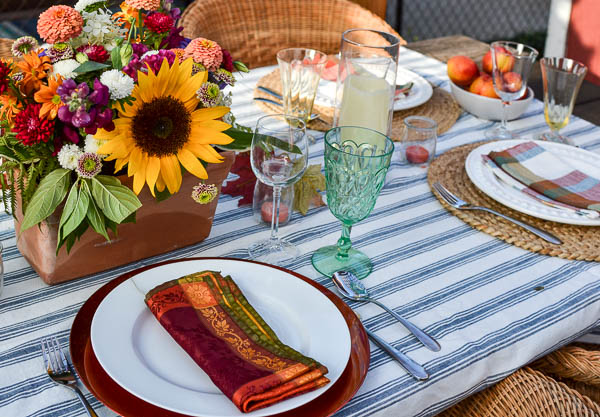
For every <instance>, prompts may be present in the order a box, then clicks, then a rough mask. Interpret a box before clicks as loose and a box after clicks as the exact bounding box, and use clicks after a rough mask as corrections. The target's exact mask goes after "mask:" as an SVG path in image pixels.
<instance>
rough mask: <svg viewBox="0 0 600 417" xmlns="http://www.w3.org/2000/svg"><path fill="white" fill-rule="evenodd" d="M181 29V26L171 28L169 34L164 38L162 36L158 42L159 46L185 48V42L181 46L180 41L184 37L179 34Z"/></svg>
mask: <svg viewBox="0 0 600 417" xmlns="http://www.w3.org/2000/svg"><path fill="white" fill-rule="evenodd" d="M177 10H179V9H177ZM182 30H183V28H182V27H179V28H178V27H174V28H171V31H170V32H169V35H168V36H167V37H166V38H164V39H163V40H162V42H161V43H160V47H161V48H163V49H172V48H185V46H187V43H186V44H185V46H181V44H182V42H183V41H184V39H185V38H184V37H183V36H181V31H182ZM188 43H189V42H188Z"/></svg>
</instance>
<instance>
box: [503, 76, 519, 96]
mask: <svg viewBox="0 0 600 417" xmlns="http://www.w3.org/2000/svg"><path fill="white" fill-rule="evenodd" d="M502 78H503V81H504V86H503V88H504V90H506V91H509V92H511V93H516V92H517V91H519V90H520V89H521V87H522V86H523V79H522V78H521V74H517V73H516V72H507V73H505V74H504V75H503V76H502Z"/></svg>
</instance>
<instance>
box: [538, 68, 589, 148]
mask: <svg viewBox="0 0 600 417" xmlns="http://www.w3.org/2000/svg"><path fill="white" fill-rule="evenodd" d="M540 66H541V68H542V78H543V80H544V116H545V117H546V123H547V124H548V126H549V127H550V132H544V133H542V134H540V135H539V136H538V137H537V139H540V140H549V141H552V142H558V143H566V144H568V145H573V142H572V141H571V139H569V138H568V137H566V136H563V135H561V134H559V133H558V132H559V130H560V129H562V128H563V127H565V126H567V125H568V124H569V118H570V117H571V113H572V112H573V106H574V105H575V99H576V98H577V93H579V87H581V83H582V82H583V79H584V78H585V74H586V73H587V67H586V66H585V65H584V64H582V63H581V62H578V61H574V60H572V59H568V58H557V57H553V58H542V59H541V60H540Z"/></svg>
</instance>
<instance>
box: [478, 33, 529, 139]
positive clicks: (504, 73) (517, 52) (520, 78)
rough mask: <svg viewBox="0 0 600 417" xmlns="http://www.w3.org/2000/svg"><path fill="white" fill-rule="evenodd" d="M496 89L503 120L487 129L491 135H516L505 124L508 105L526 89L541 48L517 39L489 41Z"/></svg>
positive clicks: (489, 136) (492, 136) (510, 136)
mask: <svg viewBox="0 0 600 417" xmlns="http://www.w3.org/2000/svg"><path fill="white" fill-rule="evenodd" d="M490 50H491V52H492V67H493V70H492V80H493V82H494V90H495V91H496V94H498V96H499V97H500V100H502V123H501V125H500V126H497V127H494V128H492V129H490V130H488V131H486V132H485V136H486V137H487V138H488V139H515V138H517V137H518V135H516V134H515V133H513V132H511V131H510V130H508V128H507V127H506V106H508V105H510V102H511V101H514V100H518V99H519V98H521V97H522V96H523V93H525V91H526V90H527V79H528V78H529V72H530V71H531V67H532V66H533V64H534V62H535V60H536V58H537V56H538V51H536V50H535V49H533V48H532V47H530V46H527V45H523V44H522V43H517V42H507V41H497V42H493V43H492V44H491V45H490Z"/></svg>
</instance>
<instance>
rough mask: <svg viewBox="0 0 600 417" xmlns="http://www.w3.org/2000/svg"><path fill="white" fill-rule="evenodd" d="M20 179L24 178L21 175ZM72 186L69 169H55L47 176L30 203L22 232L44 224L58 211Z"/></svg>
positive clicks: (22, 224)
mask: <svg viewBox="0 0 600 417" xmlns="http://www.w3.org/2000/svg"><path fill="white" fill-rule="evenodd" d="M20 178H23V176H22V175H21V176H20ZM70 184H71V171H70V170H68V169H63V168H59V169H55V170H54V171H52V172H51V173H50V174H48V175H46V176H45V177H44V178H43V179H42V181H41V182H40V185H39V186H38V187H37V189H36V190H35V193H34V194H33V197H32V198H31V202H30V203H29V205H28V207H27V210H25V212H24V213H25V215H24V216H23V222H22V223H21V231H24V230H27V229H29V228H30V227H31V226H35V225H36V224H38V223H40V222H42V221H43V220H45V219H46V218H48V216H50V215H51V214H52V213H54V210H56V207H58V205H59V204H60V203H61V202H62V201H63V200H64V198H65V196H66V195H67V191H68V188H69V185H70Z"/></svg>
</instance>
